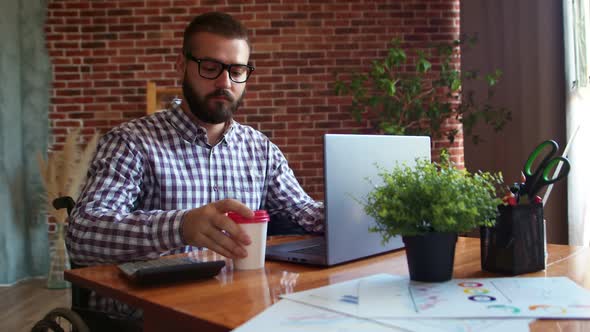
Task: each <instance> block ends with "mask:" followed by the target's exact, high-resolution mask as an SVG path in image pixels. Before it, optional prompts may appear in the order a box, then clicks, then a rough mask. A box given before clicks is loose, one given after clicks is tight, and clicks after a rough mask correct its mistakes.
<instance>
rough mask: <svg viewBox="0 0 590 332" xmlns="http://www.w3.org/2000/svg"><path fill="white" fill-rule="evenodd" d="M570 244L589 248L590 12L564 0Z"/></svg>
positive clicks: (581, 0)
mask: <svg viewBox="0 0 590 332" xmlns="http://www.w3.org/2000/svg"><path fill="white" fill-rule="evenodd" d="M563 3H564V34H565V36H564V41H565V42H564V45H565V71H566V73H565V76H566V108H567V109H566V117H567V135H568V140H571V138H572V137H573V136H574V135H575V138H574V139H573V141H572V143H571V146H570V151H569V153H568V159H569V160H570V162H571V166H572V169H571V171H570V175H569V178H568V195H567V196H568V229H569V244H571V245H580V246H589V245H590V153H588V151H589V150H588V145H589V144H590V123H589V121H590V116H589V115H588V113H590V84H589V76H590V70H589V68H590V45H589V43H588V42H587V38H588V37H590V20H589V19H590V11H589V5H588V0H564V2H563Z"/></svg>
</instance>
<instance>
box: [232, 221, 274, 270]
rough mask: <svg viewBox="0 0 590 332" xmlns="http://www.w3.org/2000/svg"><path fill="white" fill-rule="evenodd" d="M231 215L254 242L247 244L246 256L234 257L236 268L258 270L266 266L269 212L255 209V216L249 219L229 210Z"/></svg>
mask: <svg viewBox="0 0 590 332" xmlns="http://www.w3.org/2000/svg"><path fill="white" fill-rule="evenodd" d="M227 215H228V217H230V218H231V219H232V220H233V221H234V222H235V223H236V224H238V226H240V227H241V228H242V229H243V230H244V232H246V234H248V236H250V239H251V240H252V243H250V245H247V246H246V247H245V248H246V252H247V253H248V256H246V257H245V258H238V259H234V269H236V270H256V269H261V268H263V267H264V256H265V255H266V229H267V227H268V221H269V220H270V218H269V216H268V213H267V212H266V211H264V210H258V211H254V218H252V219H248V218H244V217H242V216H241V215H239V214H237V213H234V212H229V213H228V214H227Z"/></svg>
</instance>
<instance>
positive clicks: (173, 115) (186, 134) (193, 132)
mask: <svg viewBox="0 0 590 332" xmlns="http://www.w3.org/2000/svg"><path fill="white" fill-rule="evenodd" d="M166 113H167V114H168V121H169V122H170V124H171V125H172V126H173V127H174V128H176V130H177V131H178V133H179V134H180V136H182V138H183V139H184V140H185V141H187V142H190V143H191V144H195V143H197V142H199V143H202V144H203V145H207V129H205V128H203V127H201V126H199V125H198V124H196V123H195V122H194V121H193V120H192V119H191V118H190V117H189V116H188V115H186V113H185V112H184V111H183V110H182V107H180V103H179V102H178V103H176V102H173V103H172V104H171V105H170V107H169V109H168V110H167V111H166ZM238 126H239V124H238V123H237V122H236V121H235V120H233V119H231V120H230V123H229V125H228V126H227V129H226V130H225V133H224V134H223V137H222V138H221V142H220V143H219V144H225V145H231V144H232V143H234V141H235V140H236V139H237V136H236V130H237V129H236V128H237V127H238Z"/></svg>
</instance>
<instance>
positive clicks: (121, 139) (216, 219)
mask: <svg viewBox="0 0 590 332" xmlns="http://www.w3.org/2000/svg"><path fill="white" fill-rule="evenodd" d="M144 165H145V162H144V156H143V155H142V153H141V149H140V147H138V146H136V145H135V144H134V143H133V141H132V140H131V139H130V138H129V137H128V136H127V134H125V133H122V132H111V133H109V134H107V135H106V136H105V137H103V139H101V142H100V143H99V147H98V149H97V153H96V156H95V158H94V160H93V162H92V164H91V166H90V169H89V172H88V179H87V183H86V185H85V187H84V189H83V190H82V193H81V195H80V198H79V199H78V202H77V204H76V207H75V208H74V210H73V211H72V215H71V218H70V223H69V227H68V238H67V244H68V250H69V253H70V257H71V258H72V260H73V261H74V262H76V263H78V264H85V265H89V264H96V263H116V262H124V261H133V260H140V259H146V258H156V257H158V256H159V255H160V254H162V253H164V252H167V251H170V250H172V249H175V248H178V247H181V246H183V245H194V246H199V247H207V248H210V249H212V250H214V251H216V252H218V253H220V254H222V255H224V256H226V257H244V256H245V250H244V248H243V245H247V244H249V243H250V239H249V238H248V236H247V235H246V234H245V233H243V232H242V230H241V229H240V228H239V227H238V226H237V225H236V224H235V223H234V222H233V221H232V220H231V219H229V218H228V217H227V216H226V215H225V212H227V211H230V210H231V211H236V212H238V213H240V214H242V215H244V216H251V215H252V214H253V213H252V211H251V210H250V209H248V208H247V207H246V206H245V205H243V204H241V203H239V202H238V201H235V200H222V201H218V202H214V203H211V204H207V205H205V206H201V207H197V208H194V209H191V210H171V211H163V210H149V211H148V210H142V209H138V208H136V207H137V206H142V204H140V203H141V199H142V192H145V190H144V189H145V188H143V185H144V183H143V182H144V181H145V178H144V172H145V169H144Z"/></svg>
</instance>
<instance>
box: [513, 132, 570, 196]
mask: <svg viewBox="0 0 590 332" xmlns="http://www.w3.org/2000/svg"><path fill="white" fill-rule="evenodd" d="M547 147H550V151H549V153H547V155H546V156H545V158H543V160H542V161H541V162H540V163H539V165H538V166H537V168H536V169H535V171H534V172H533V171H532V166H533V163H534V162H535V160H536V159H537V158H538V157H539V155H540V154H541V152H542V151H543V150H546V148H547ZM557 150H559V145H558V144H557V142H555V141H553V140H547V141H544V142H542V143H541V144H539V145H538V146H537V147H536V148H535V150H533V152H532V153H531V154H530V156H529V158H528V159H527V161H526V163H525V165H524V168H523V173H524V175H525V176H526V182H525V191H526V194H527V195H528V196H529V197H534V196H535V195H536V194H537V192H539V190H541V188H543V187H544V186H546V185H549V184H552V183H554V182H557V181H559V180H561V179H563V178H564V177H566V176H567V175H568V173H569V171H570V168H571V166H570V162H569V160H567V158H565V157H554V155H555V154H556V153H557ZM560 162H563V167H562V168H561V169H560V171H559V174H557V176H554V175H553V174H552V173H553V171H554V170H555V169H556V168H557V166H558V165H559V163H560Z"/></svg>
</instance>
